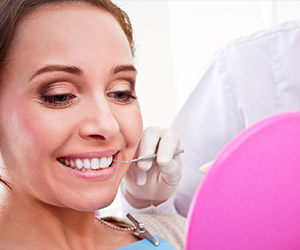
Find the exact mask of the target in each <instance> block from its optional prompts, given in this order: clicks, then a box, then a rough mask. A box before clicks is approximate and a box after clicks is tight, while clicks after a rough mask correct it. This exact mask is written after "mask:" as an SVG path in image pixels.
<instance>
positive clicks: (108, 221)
mask: <svg viewBox="0 0 300 250" xmlns="http://www.w3.org/2000/svg"><path fill="white" fill-rule="evenodd" d="M126 217H127V218H128V219H129V220H130V221H131V222H132V223H133V226H128V223H127V222H125V221H124V220H121V219H116V218H114V217H112V216H108V217H104V218H97V217H96V219H97V220H98V221H99V222H100V223H102V224H103V225H105V226H107V227H109V228H111V229H113V230H117V231H121V232H132V233H133V234H134V235H135V236H137V237H138V238H140V239H144V238H147V239H148V240H150V241H151V242H152V243H153V244H154V245H155V246H158V245H159V241H158V240H157V239H156V238H154V237H153V235H152V234H151V233H149V231H148V230H147V229H146V228H145V227H144V224H143V223H142V222H138V221H137V220H136V219H135V218H134V217H133V216H132V215H131V214H129V213H128V214H127V215H126ZM113 222H114V223H113ZM116 224H117V225H116Z"/></svg>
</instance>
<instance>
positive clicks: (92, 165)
mask: <svg viewBox="0 0 300 250" xmlns="http://www.w3.org/2000/svg"><path fill="white" fill-rule="evenodd" d="M59 161H60V162H61V163H63V164H64V165H66V166H68V167H71V168H77V169H79V170H88V169H93V170H97V169H99V168H108V167H109V166H110V164H111V163H112V156H108V157H101V158H91V159H87V158H86V159H66V158H59Z"/></svg>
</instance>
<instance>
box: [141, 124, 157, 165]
mask: <svg viewBox="0 0 300 250" xmlns="http://www.w3.org/2000/svg"><path fill="white" fill-rule="evenodd" d="M159 141H160V129H159V128H156V127H148V128H146V129H145V130H144V133H143V136H142V139H141V142H140V146H139V156H142V155H150V154H154V153H155V152H156V149H157V147H158V144H159ZM152 163H153V160H147V161H142V162H138V167H139V168H140V169H141V170H144V171H148V170H149V169H150V168H151V166H152Z"/></svg>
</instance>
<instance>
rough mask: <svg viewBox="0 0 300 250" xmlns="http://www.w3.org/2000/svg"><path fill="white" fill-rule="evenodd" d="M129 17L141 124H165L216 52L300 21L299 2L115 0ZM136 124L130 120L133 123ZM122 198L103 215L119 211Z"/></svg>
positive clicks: (168, 121)
mask: <svg viewBox="0 0 300 250" xmlns="http://www.w3.org/2000/svg"><path fill="white" fill-rule="evenodd" d="M113 2H115V3H116V4H117V5H119V6H120V7H121V8H122V9H124V10H125V11H126V12H127V14H128V15H129V17H130V18H131V21H132V25H133V29H134V36H135V43H136V59H135V61H136V67H137V69H138V78H137V95H138V99H139V102H140V105H141V109H142V114H143V119H144V126H145V127H146V126H151V125H154V126H160V127H168V126H169V125H170V124H171V122H172V120H173V119H174V117H175V115H176V113H177V112H178V111H179V109H180V107H181V106H182V105H183V103H184V101H185V100H186V98H187V97H188V96H189V94H190V93H191V91H192V90H193V88H194V87H195V85H196V84H197V82H198V80H199V79H200V77H201V73H202V72H203V71H204V70H205V65H207V64H208V62H209V60H211V59H212V56H213V55H214V53H215V51H216V50H217V49H219V48H221V47H223V46H225V45H226V44H228V43H229V42H231V41H233V40H234V39H236V38H239V37H242V36H246V35H250V34H252V33H254V32H256V31H258V30H261V29H266V28H269V27H271V26H274V25H276V24H279V23H282V22H285V21H288V20H293V19H298V18H299V19H300V1H296V0H295V1H271V0H269V1H259V0H256V1H251V0H240V1H238V0H235V1H227V0H223V1H214V0H211V1H208V0H206V1H204V0H198V1H197V0H194V1H188V0H176V1H175V0H169V1H167V0H156V1H154V0H152V1H151V0H131V1H125V0H113ZM133 122H134V121H133ZM120 210H121V202H120V196H119V195H118V196H117V199H116V201H115V202H114V203H113V204H112V205H111V206H110V207H108V208H107V209H105V210H104V211H103V212H102V215H105V214H107V213H108V214H113V215H120V212H119V211H120Z"/></svg>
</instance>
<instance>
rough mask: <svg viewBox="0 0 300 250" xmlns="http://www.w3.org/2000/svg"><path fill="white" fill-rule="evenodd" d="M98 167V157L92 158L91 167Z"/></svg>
mask: <svg viewBox="0 0 300 250" xmlns="http://www.w3.org/2000/svg"><path fill="white" fill-rule="evenodd" d="M99 167H100V164H99V159H98V158H93V159H92V161H91V168H92V169H98V168H99Z"/></svg>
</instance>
